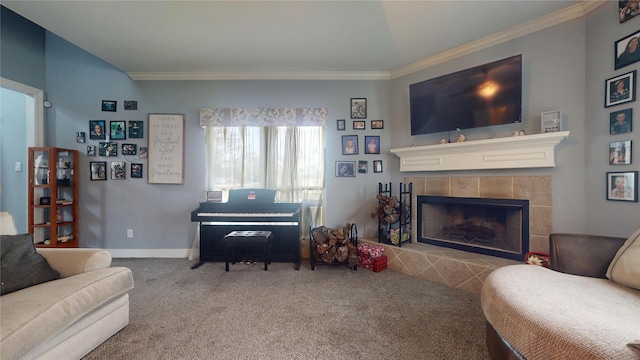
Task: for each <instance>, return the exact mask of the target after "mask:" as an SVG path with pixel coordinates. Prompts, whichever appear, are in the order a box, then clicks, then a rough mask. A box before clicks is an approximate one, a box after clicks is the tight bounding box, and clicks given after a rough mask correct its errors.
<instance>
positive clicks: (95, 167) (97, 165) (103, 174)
mask: <svg viewBox="0 0 640 360" xmlns="http://www.w3.org/2000/svg"><path fill="white" fill-rule="evenodd" d="M89 169H90V170H91V180H92V181H94V180H107V162H106V161H92V162H90V163H89Z"/></svg>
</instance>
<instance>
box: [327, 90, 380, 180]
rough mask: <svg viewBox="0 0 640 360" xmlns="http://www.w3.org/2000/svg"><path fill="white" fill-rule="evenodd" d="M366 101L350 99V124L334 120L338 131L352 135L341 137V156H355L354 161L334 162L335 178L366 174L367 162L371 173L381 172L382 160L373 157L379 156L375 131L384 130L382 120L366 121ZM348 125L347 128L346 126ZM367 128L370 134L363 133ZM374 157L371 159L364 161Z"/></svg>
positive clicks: (378, 144) (378, 145)
mask: <svg viewBox="0 0 640 360" xmlns="http://www.w3.org/2000/svg"><path fill="white" fill-rule="evenodd" d="M366 118H367V99H366V98H351V120H350V121H351V123H350V124H347V120H346V119H338V120H336V126H337V129H338V131H347V127H349V130H353V134H349V135H342V137H341V152H342V155H345V156H352V155H357V156H358V158H356V159H354V160H347V159H346V158H345V159H344V160H339V161H336V177H355V176H356V174H366V173H368V172H369V160H371V167H372V171H373V173H381V172H382V160H379V159H375V155H380V135H376V134H375V131H376V130H381V129H384V120H369V121H367V120H366ZM347 125H349V126H347ZM367 126H368V127H369V129H370V130H371V133H365V131H366V130H367ZM371 155H374V158H373V159H366V158H365V157H370V156H371Z"/></svg>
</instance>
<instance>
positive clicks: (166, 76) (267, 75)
mask: <svg viewBox="0 0 640 360" xmlns="http://www.w3.org/2000/svg"><path fill="white" fill-rule="evenodd" d="M127 75H129V77H130V78H131V79H132V80H390V78H389V72H388V71H229V72H166V73H165V72H129V73H127Z"/></svg>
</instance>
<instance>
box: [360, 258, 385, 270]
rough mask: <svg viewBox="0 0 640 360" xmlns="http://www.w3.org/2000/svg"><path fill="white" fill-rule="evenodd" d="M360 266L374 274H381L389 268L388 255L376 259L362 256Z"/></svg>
mask: <svg viewBox="0 0 640 360" xmlns="http://www.w3.org/2000/svg"><path fill="white" fill-rule="evenodd" d="M358 266H360V267H363V268H365V269H369V270H371V271H374V272H380V271H382V270H384V269H386V268H387V255H382V256H378V257H375V258H372V257H368V256H363V255H361V256H360V261H359V263H358Z"/></svg>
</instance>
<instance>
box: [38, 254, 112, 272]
mask: <svg viewBox="0 0 640 360" xmlns="http://www.w3.org/2000/svg"><path fill="white" fill-rule="evenodd" d="M36 251H37V252H38V253H39V254H40V255H42V256H43V257H44V258H45V259H47V262H48V263H49V266H51V267H52V268H53V269H54V270H56V271H57V272H59V273H60V277H62V278H66V277H69V276H72V275H78V274H82V273H85V272H89V271H93V270H98V269H105V268H108V267H109V266H111V253H109V252H108V251H107V250H104V249H88V248H73V249H71V248H62V249H50V248H37V249H36Z"/></svg>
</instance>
